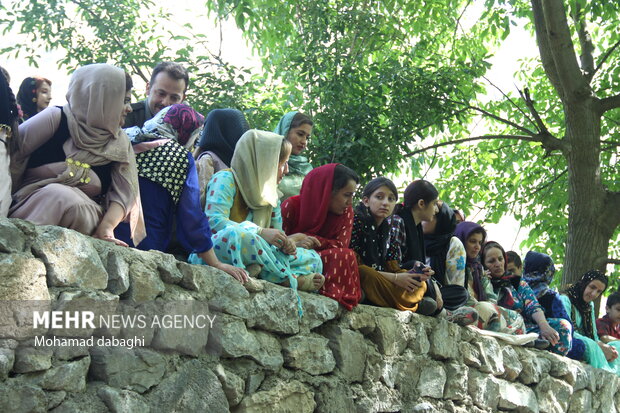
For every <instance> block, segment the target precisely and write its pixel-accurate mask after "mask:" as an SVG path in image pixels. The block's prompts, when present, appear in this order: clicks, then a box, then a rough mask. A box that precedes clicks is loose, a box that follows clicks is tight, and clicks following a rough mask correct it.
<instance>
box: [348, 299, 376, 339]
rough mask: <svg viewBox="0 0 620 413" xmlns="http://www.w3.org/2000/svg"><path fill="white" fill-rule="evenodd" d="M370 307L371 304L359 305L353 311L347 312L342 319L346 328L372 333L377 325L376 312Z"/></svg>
mask: <svg viewBox="0 0 620 413" xmlns="http://www.w3.org/2000/svg"><path fill="white" fill-rule="evenodd" d="M370 309H371V307H370V306H367V305H363V304H361V305H358V306H357V307H355V308H354V309H353V310H352V311H347V312H345V313H344V315H343V316H342V318H341V319H340V320H341V322H342V323H343V324H344V327H345V328H350V329H352V330H358V331H360V332H361V333H362V334H370V333H372V332H373V331H374V330H375V327H376V326H377V324H376V321H375V314H374V313H373V312H372V311H371V310H370Z"/></svg>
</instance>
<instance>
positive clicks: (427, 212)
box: [417, 199, 439, 222]
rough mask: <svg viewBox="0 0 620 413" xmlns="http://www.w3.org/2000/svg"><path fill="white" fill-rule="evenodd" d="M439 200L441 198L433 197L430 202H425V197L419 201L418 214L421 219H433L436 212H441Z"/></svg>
mask: <svg viewBox="0 0 620 413" xmlns="http://www.w3.org/2000/svg"><path fill="white" fill-rule="evenodd" d="M437 202H439V199H433V200H432V201H430V202H425V201H424V200H423V199H420V200H419V201H418V204H417V206H418V208H419V209H418V216H419V217H420V221H429V222H430V221H432V220H433V217H434V216H435V214H436V213H438V212H439V207H438V206H437Z"/></svg>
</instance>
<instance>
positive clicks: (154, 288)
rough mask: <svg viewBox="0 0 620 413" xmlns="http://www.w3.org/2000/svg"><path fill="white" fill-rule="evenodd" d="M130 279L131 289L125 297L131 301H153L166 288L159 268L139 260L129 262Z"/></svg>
mask: <svg viewBox="0 0 620 413" xmlns="http://www.w3.org/2000/svg"><path fill="white" fill-rule="evenodd" d="M129 280H130V285H129V289H128V290H127V292H126V293H125V294H124V295H123V299H124V300H127V301H129V302H131V303H144V302H147V301H152V300H154V299H155V298H156V297H158V296H160V295H161V294H162V293H163V292H164V291H165V289H166V288H165V286H164V282H163V281H162V280H161V278H159V273H158V272H157V269H156V268H155V267H154V266H153V265H152V264H145V263H143V262H142V261H139V260H137V261H133V262H131V263H130V264H129Z"/></svg>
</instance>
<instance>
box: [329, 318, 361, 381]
mask: <svg viewBox="0 0 620 413" xmlns="http://www.w3.org/2000/svg"><path fill="white" fill-rule="evenodd" d="M323 334H324V335H325V336H326V337H327V338H329V348H331V350H332V352H333V355H334V358H335V360H336V366H337V367H338V370H339V371H340V372H341V373H342V376H343V377H344V379H345V380H346V381H347V382H348V383H351V382H358V381H362V379H363V378H364V369H365V367H366V357H367V354H368V348H367V345H366V343H365V340H364V336H363V335H361V334H360V333H359V332H357V331H352V330H348V329H343V328H341V327H339V326H330V328H329V329H327V330H325V331H324V332H323Z"/></svg>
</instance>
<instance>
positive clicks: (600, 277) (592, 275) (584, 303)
mask: <svg viewBox="0 0 620 413" xmlns="http://www.w3.org/2000/svg"><path fill="white" fill-rule="evenodd" d="M608 284H609V280H608V278H607V276H606V275H605V274H603V273H602V272H600V271H597V270H592V271H588V272H586V273H585V274H584V275H583V276H582V277H581V279H580V280H579V281H577V282H576V283H575V284H573V285H572V286H570V287H569V288H568V289H567V290H566V293H565V295H564V294H563V295H560V300H562V304H564V309H565V310H566V313H567V314H568V315H569V316H570V318H571V321H572V322H573V325H574V326H575V338H576V339H578V340H581V341H583V343H584V345H585V351H584V353H583V355H582V357H581V358H578V360H582V361H585V362H586V363H588V364H590V365H591V366H593V367H597V368H600V369H604V370H607V371H611V372H613V373H616V374H617V375H619V376H620V362H619V361H618V352H619V351H620V341H617V342H614V341H612V342H610V343H607V344H605V343H603V342H602V341H600V340H599V337H598V332H597V331H596V320H595V315H594V301H595V300H596V299H597V298H598V297H599V296H600V295H601V294H602V293H603V292H604V291H605V290H606V289H607V285H608Z"/></svg>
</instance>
